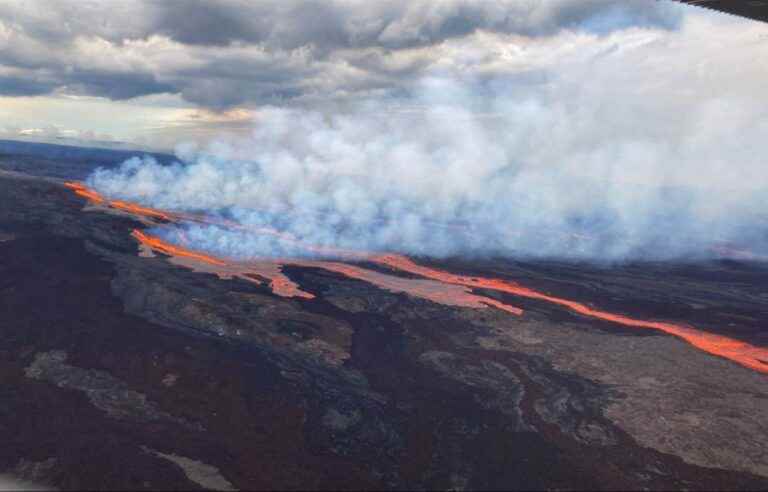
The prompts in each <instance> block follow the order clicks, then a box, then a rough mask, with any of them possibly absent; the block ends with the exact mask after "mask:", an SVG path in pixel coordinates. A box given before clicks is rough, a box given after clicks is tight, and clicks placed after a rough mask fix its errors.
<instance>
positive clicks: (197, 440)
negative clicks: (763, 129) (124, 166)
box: [0, 168, 768, 490]
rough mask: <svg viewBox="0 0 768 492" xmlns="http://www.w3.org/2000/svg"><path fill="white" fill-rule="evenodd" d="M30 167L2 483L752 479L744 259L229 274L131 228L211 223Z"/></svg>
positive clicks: (667, 483) (757, 456) (3, 184)
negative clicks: (4, 479) (142, 204)
mask: <svg viewBox="0 0 768 492" xmlns="http://www.w3.org/2000/svg"><path fill="white" fill-rule="evenodd" d="M17 169H18V168H17ZM36 174H38V175H37V176H34V177H33V176H30V175H27V174H21V173H18V172H11V171H0V282H1V283H0V288H1V289H2V291H1V294H0V354H1V356H0V378H2V384H1V385H0V388H2V392H3V394H2V398H0V440H2V442H3V446H2V447H0V473H4V474H7V475H11V476H14V477H17V478H21V479H24V480H29V481H32V482H34V483H36V484H40V485H47V486H52V487H56V488H62V489H75V488H109V489H125V488H132V489H133V488H139V489H140V488H145V489H153V488H166V489H168V488H175V489H192V488H213V489H264V488H267V489H272V488H292V489H297V488H301V489H304V488H322V489H359V488H376V489H381V488H386V489H414V488H418V489H434V488H467V489H510V488H513V489H530V488H548V489H573V488H604V489H605V488H610V489H668V488H686V489H712V490H714V489H724V488H725V489H734V488H744V489H756V490H758V489H766V488H768V453H767V452H766V447H765V443H766V442H767V441H768V419H767V418H766V416H767V415H768V355H767V354H768V349H766V347H768V332H766V331H765V325H766V320H768V291H766V285H768V265H766V264H765V263H759V262H749V261H710V262H706V263H703V262H700V263H687V264H669V263H642V264H630V265H623V266H616V267H597V266H590V265H584V264H577V263H565V262H515V261H510V260H491V259H483V260H473V261H469V260H462V259H455V260H450V261H435V260H430V259H426V258H415V259H413V258H405V257H401V256H395V255H380V256H366V255H362V256H355V255H354V254H349V255H347V256H345V255H343V254H341V255H340V257H341V260H338V261H337V260H334V261H325V260H323V261H316V260H312V261H309V260H296V261H264V262H252V263H250V264H248V263H242V262H233V261H230V260H228V259H226V258H214V257H211V256H210V255H206V254H205V253H203V252H197V251H194V250H191V249H185V248H183V247H181V246H179V245H172V244H170V243H167V242H164V241H163V240H162V239H159V238H157V237H154V236H152V235H151V234H149V233H147V232H146V229H147V228H148V226H150V225H154V226H157V225H162V224H164V223H169V222H174V221H184V220H187V221H194V220H210V219H207V218H204V217H192V216H183V217H180V216H174V215H173V214H172V213H170V212H167V211H157V210H152V209H146V208H143V207H138V206H136V205H134V204H129V203H125V202H119V201H110V200H108V199H107V198H105V197H101V196H99V195H98V194H95V192H93V191H91V190H88V189H87V188H85V187H84V186H83V185H82V184H80V183H79V182H77V181H71V182H65V181H64V180H63V179H61V178H62V176H60V175H59V174H56V177H45V172H37V173H36ZM51 175H53V173H52V174H51ZM263 233H276V232H275V231H272V232H270V231H263Z"/></svg>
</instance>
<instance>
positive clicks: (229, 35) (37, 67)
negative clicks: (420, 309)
mask: <svg viewBox="0 0 768 492" xmlns="http://www.w3.org/2000/svg"><path fill="white" fill-rule="evenodd" d="M681 21H682V9H681V7H679V6H677V5H674V4H672V3H670V2H666V1H662V2H656V1H645V0H634V1H624V0H583V1H578V2H577V1H573V0H508V1H494V2H481V1H472V0H443V1H433V2H424V1H415V2H414V1H405V0H402V1H400V0H398V1H376V2H364V1H357V2H350V1H338V0H337V1H331V0H323V1H312V0H308V1H304V2H284V1H258V2H253V1H244V0H228V1H225V0H218V1H210V0H206V1H202V0H153V1H135V2H118V1H114V2H112V1H110V2H91V1H84V0H74V1H71V0H56V1H48V2H44V1H38V2H28V1H21V0H19V1H14V0H11V1H5V2H2V3H0V95H11V96H19V95H41V94H47V93H52V92H62V93H67V94H81V95H93V96H103V97H106V98H110V99H114V100H120V99H127V98H134V97H137V96H143V95H149V94H157V93H176V94H180V95H181V96H182V97H183V98H184V99H185V100H187V101H189V102H191V103H195V104H198V105H201V106H205V107H209V108H214V109H222V108H228V107H233V106H238V105H259V104H265V103H272V104H274V103H286V102H291V101H295V100H306V99H309V100H316V99H322V100H327V99H329V98H341V99H344V98H349V97H356V98H359V97H361V96H368V95H371V94H373V95H376V96H380V95H382V94H390V93H391V94H403V93H404V92H408V91H409V90H410V89H411V84H413V83H414V82H415V81H418V80H419V79H420V78H421V77H423V76H425V75H428V74H431V73H433V72H435V71H438V70H440V71H446V70H448V71H450V70H455V71H458V72H461V73H462V74H464V75H466V74H472V73H474V72H477V74H478V75H481V74H482V63H479V61H478V60H475V63H470V64H469V65H468V64H467V63H466V60H464V61H465V63H463V64H462V59H463V58H464V55H461V54H459V53H456V52H454V53H447V52H446V47H445V44H446V42H448V43H450V42H457V41H458V42H460V41H461V40H462V39H466V38H467V37H470V36H473V35H474V34H477V33H489V34H498V35H506V36H512V35H514V36H521V37H533V38H542V37H547V36H553V35H556V34H557V33H559V32H562V31H564V30H569V31H575V32H586V33H593V34H598V35H606V34H610V33H611V32H615V31H617V30H621V29H625V28H628V27H640V28H651V29H662V30H672V29H676V28H678V27H679V26H680V23H681ZM495 51H496V52H497V53H494V51H491V52H488V53H486V55H485V56H486V57H494V56H497V55H498V50H495ZM510 69H512V70H514V69H515V67H514V64H512V66H511V67H510Z"/></svg>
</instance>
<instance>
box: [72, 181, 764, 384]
mask: <svg viewBox="0 0 768 492" xmlns="http://www.w3.org/2000/svg"><path fill="white" fill-rule="evenodd" d="M65 186H67V187H68V188H70V189H72V190H73V191H74V192H75V193H76V194H77V195H78V196H81V197H83V198H86V199H88V200H90V201H93V202H95V203H98V204H107V205H108V206H110V207H113V208H117V209H120V210H123V211H126V212H129V213H132V214H135V215H140V216H149V217H153V218H158V219H164V220H166V221H172V222H176V221H184V220H187V221H195V222H201V223H208V224H216V225H219V226H224V227H237V228H242V229H245V230H248V231H250V232H255V233H263V234H270V235H274V236H277V237H279V238H281V239H282V240H286V241H289V242H291V243H294V244H297V245H300V246H301V247H302V248H303V249H305V250H307V251H310V252H313V253H318V254H323V255H332V254H335V255H336V256H337V257H341V258H346V259H349V258H354V259H365V260H366V261H371V262H373V263H376V264H379V265H382V266H385V267H388V268H391V269H393V270H398V271H401V272H407V273H410V274H413V275H416V276H418V277H421V278H417V279H408V278H404V277H400V276H393V275H387V274H384V273H381V272H378V271H375V270H368V269H364V268H361V267H359V266H355V265H350V264H347V263H340V262H332V261H317V260H300V259H285V260H277V259H268V260H259V261H248V262H241V261H234V260H224V259H221V258H217V257H214V256H210V255H208V254H205V253H202V252H198V251H194V250H192V249H189V248H188V247H184V246H179V245H174V244H171V243H169V242H167V241H164V240H162V239H160V238H158V237H155V236H151V235H148V234H146V233H143V232H142V231H140V230H138V229H134V230H133V232H132V235H133V237H134V238H136V240H137V241H139V242H140V243H141V244H143V245H145V246H147V247H149V248H151V249H152V250H155V251H158V252H160V253H163V254H167V255H170V256H172V257H174V258H179V259H186V260H191V261H193V262H196V263H197V264H198V265H200V264H202V265H205V266H207V267H208V268H213V271H214V272H216V273H220V274H224V275H227V276H233V275H236V276H239V277H241V278H245V279H248V280H250V281H253V282H257V283H260V280H258V278H257V277H258V276H261V277H265V278H268V279H270V288H271V289H272V290H273V292H274V293H275V294H277V295H281V296H284V297H304V298H310V299H311V298H313V297H314V295H312V294H310V293H307V292H303V291H302V290H301V289H300V288H299V286H298V285H296V284H295V283H294V282H293V281H291V280H290V279H289V278H288V277H287V276H286V275H285V274H284V273H282V267H283V266H284V265H286V264H292V265H297V266H303V267H314V268H321V269H324V270H328V271H333V272H336V273H340V274H342V275H345V276H347V277H349V278H353V279H358V280H363V281H366V282H368V283H371V284H373V285H376V286H378V287H381V288H384V289H386V290H389V291H392V292H405V293H408V294H410V295H413V296H415V297H420V298H424V299H428V300H431V301H433V302H437V303H441V304H447V305H453V306H461V307H473V308H485V307H489V306H490V307H494V308H497V309H500V310H503V311H505V312H508V313H511V314H514V315H518V316H519V315H522V314H523V310H522V309H520V308H518V307H515V306H511V305H508V304H506V303H504V302H501V301H498V300H496V299H491V298H489V297H485V296H482V295H479V294H475V293H473V292H472V289H479V288H482V289H489V290H495V291H498V292H504V293H507V294H510V295H513V296H519V297H525V298H530V299H538V300H542V301H546V302H549V303H551V304H555V305H559V306H562V307H565V308H567V309H570V310H571V311H574V312H576V313H578V314H581V315H583V316H587V317H590V318H594V319H599V320H603V321H608V322H612V323H616V324H620V325H623V326H629V327H633V328H643V329H652V330H657V331H661V332H663V333H667V334H669V335H673V336H675V337H678V338H680V339H682V340H684V341H686V342H688V343H689V344H690V345H692V346H693V347H695V348H697V349H699V350H702V351H704V352H706V353H709V354H712V355H716V356H719V357H723V358H726V359H729V360H731V361H733V362H736V363H738V364H741V365H742V366H744V367H747V368H749V369H752V370H754V371H757V372H761V373H764V374H768V366H766V363H765V361H766V360H768V349H765V348H762V347H757V346H753V345H751V344H749V343H746V342H742V341H739V340H734V339H731V338H728V337H725V336H722V335H717V334H714V333H710V332H704V331H701V330H698V329H696V328H693V327H691V326H686V325H682V324H676V323H669V322H664V321H648V320H641V319H636V318H631V317H629V316H624V315H621V314H615V313H610V312H607V311H602V310H600V309H595V308H592V307H589V306H588V305H586V304H583V303H581V302H578V301H573V300H570V299H565V298H561V297H556V296H552V295H549V294H545V293H543V292H539V291H537V290H534V289H531V288H528V287H525V286H522V285H519V284H517V283H515V282H511V281H507V280H502V279H496V278H485V277H474V276H473V277H468V276H464V275H458V274H454V273H450V272H447V271H444V270H439V269H436V268H430V267H426V266H423V265H419V264H417V263H415V262H414V261H413V260H411V259H410V258H408V257H405V256H402V255H397V254H384V255H370V254H368V253H361V252H352V251H343V250H335V249H333V248H326V247H316V246H312V245H307V244H303V243H302V242H301V240H300V239H297V238H295V237H293V236H292V235H290V234H287V233H284V232H280V231H276V230H273V229H270V228H263V227H259V228H249V227H247V226H243V225H241V224H236V223H232V222H231V221H227V220H225V219H214V218H210V217H205V216H194V215H186V214H174V213H170V212H164V211H160V210H156V209H152V208H147V207H143V206H140V205H136V204H133V203H129V202H124V201H120V200H108V199H106V198H104V197H103V196H101V195H100V194H99V193H98V192H96V191H94V190H91V189H89V188H87V187H86V186H84V185H82V184H80V183H75V182H68V183H66V184H65ZM182 240H183V242H184V243H185V244H188V243H189V241H188V239H187V238H186V236H183V235H182ZM194 267H195V266H193V268H194Z"/></svg>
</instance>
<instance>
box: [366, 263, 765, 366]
mask: <svg viewBox="0 0 768 492" xmlns="http://www.w3.org/2000/svg"><path fill="white" fill-rule="evenodd" d="M371 260H372V261H375V262H376V263H379V264H382V265H387V266H389V267H391V268H394V269H397V270H402V271H405V272H409V273H413V274H416V275H421V276H422V277H427V278H432V279H435V280H440V281H442V282H447V283H452V284H460V285H466V286H468V287H477V288H483V289H492V290H497V291H500V292H506V293H508V294H512V295H516V296H521V297H527V298H530V299H539V300H542V301H547V302H549V303H552V304H558V305H560V306H564V307H567V308H568V309H570V310H572V311H575V312H577V313H579V314H582V315H584V316H589V317H591V318H597V319H601V320H605V321H611V322H613V323H618V324H620V325H624V326H631V327H634V328H648V329H652V330H658V331H662V332H664V333H668V334H670V335H674V336H676V337H679V338H682V339H683V340H685V341H686V342H688V343H690V344H691V345H693V346H694V347H696V348H698V349H701V350H703V351H704V352H707V353H710V354H713V355H718V356H720V357H725V358H726V359H730V360H732V361H734V362H737V363H739V364H741V365H743V366H745V367H749V368H750V369H754V370H755V371H758V372H762V373H765V374H768V349H765V348H762V347H756V346H754V345H750V344H748V343H746V342H742V341H739V340H734V339H732V338H728V337H724V336H721V335H716V334H714V333H708V332H704V331H701V330H697V329H695V328H692V327H689V326H684V325H678V324H674V323H666V322H662V321H645V320H640V319H635V318H630V317H628V316H624V315H621V314H614V313H609V312H606V311H601V310H599V309H593V308H591V307H589V306H587V305H586V304H582V303H580V302H576V301H571V300H568V299H563V298H561V297H555V296H550V295H547V294H544V293H543V292H538V291H536V290H533V289H530V288H528V287H523V286H522V285H519V284H516V283H514V282H509V281H505V280H500V279H493V278H483V277H466V276H462V275H456V274H453V273H449V272H445V271H442V270H437V269H434V268H429V267H425V266H422V265H418V264H416V263H414V262H413V261H412V260H411V259H409V258H406V257H404V256H400V255H382V256H377V257H374V258H371Z"/></svg>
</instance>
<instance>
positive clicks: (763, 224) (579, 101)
mask: <svg viewBox="0 0 768 492" xmlns="http://www.w3.org/2000/svg"><path fill="white" fill-rule="evenodd" d="M712 22H713V20H712V19H709V18H707V17H704V18H702V19H695V22H694V21H689V22H687V23H686V27H685V28H684V29H683V30H682V31H680V32H671V33H670V32H659V31H649V30H642V29H629V30H626V31H622V32H620V33H617V34H614V35H611V36H603V37H600V36H595V35H588V34H577V33H572V32H568V33H564V34H559V35H558V36H557V37H555V38H552V39H548V40H545V41H541V42H537V43H533V44H531V45H529V46H525V49H526V50H527V51H528V54H526V55H520V56H521V57H524V59H523V60H522V62H520V60H518V64H520V63H522V65H524V66H525V68H524V69H518V70H517V71H516V72H515V73H513V74H510V73H504V74H496V73H483V74H480V75H478V74H475V75H474V76H473V77H462V76H459V75H457V74H456V72H455V71H450V70H448V71H443V72H439V73H438V72H436V73H435V74H434V75H433V76H432V77H430V78H427V79H424V80H423V81H422V82H421V83H420V85H419V86H418V87H415V88H413V90H412V91H411V94H410V95H409V96H408V97H403V98H400V99H394V98H391V97H389V98H382V99H379V100H375V101H371V100H367V101H365V102H361V103H359V104H357V105H355V106H354V107H351V108H350V107H345V108H344V110H343V111H339V112H333V111H329V110H328V109H327V108H325V109H323V110H319V109H302V108H278V107H271V108H265V109H262V110H260V111H259V114H258V118H257V121H255V122H254V130H253V133H252V135H251V137H250V138H249V139H248V140H247V141H237V142H230V143H223V142H219V143H217V144H214V145H213V146H211V147H209V148H207V149H203V150H199V149H197V148H196V147H195V146H189V145H188V146H181V147H179V150H178V152H177V153H178V156H179V159H180V162H179V163H177V164H175V165H173V166H162V165H159V164H158V163H156V162H155V161H153V160H152V159H151V158H144V159H139V158H134V159H131V160H129V161H127V162H125V163H124V164H123V165H122V166H120V167H119V168H118V169H101V170H99V171H97V172H96V173H94V174H93V175H92V176H91V177H90V179H89V184H90V185H91V186H93V187H94V188H95V189H97V190H98V191H100V192H102V193H104V194H106V195H107V196H111V197H120V198H124V199H128V200H133V201H138V202H140V203H144V204H148V205H151V206H154V207H159V208H166V209H175V210H203V211H207V212H210V213H220V214H224V215H226V216H227V217H229V218H231V219H234V220H236V221H237V222H239V223H241V224H243V225H247V226H250V227H263V226H269V227H271V228H275V229H279V230H281V231H286V232H289V233H291V234H292V235H294V236H296V237H299V238H300V239H302V240H303V241H306V242H308V243H312V244H317V245H325V246H334V247H341V248H354V249H365V250H386V251H401V252H406V253H412V254H423V255H432V256H444V255H452V254H503V255H515V256H547V257H571V258H584V259H600V260H623V259H636V258H648V257H653V258H672V257H674V258H677V257H686V258H690V257H697V256H708V255H711V254H713V253H712V248H713V246H715V245H718V244H725V243H736V244H740V245H748V246H749V247H750V248H753V249H764V248H765V246H766V230H768V222H767V221H766V215H767V214H766V212H765V210H766V209H765V204H766V203H768V171H766V169H765V156H766V155H768V139H766V137H767V136H768V95H766V93H765V92H764V90H763V87H764V83H765V82H766V79H765V74H766V73H768V71H766V68H768V67H767V66H766V60H768V47H766V45H768V43H765V42H763V43H762V44H760V43H758V42H756V40H758V39H760V36H766V35H768V30H766V29H765V28H763V27H762V26H758V27H756V28H755V27H752V25H749V26H747V25H746V24H745V23H739V22H736V23H733V22H731V23H719V24H718V23H716V22H715V23H712ZM745 27H749V28H750V29H745ZM563 46H566V47H569V48H568V49H565V48H563ZM574 47H575V48H574ZM557 50H560V51H558V53H559V54H553V53H552V51H557ZM563 50H564V51H563ZM523 62H524V63H523ZM169 237H170V238H173V237H175V236H173V234H171V235H169ZM186 237H187V238H189V240H190V241H192V243H193V244H194V245H195V246H196V247H197V248H199V249H203V250H207V251H211V252H214V253H218V254H225V255H229V256H236V257H254V256H265V255H285V254H302V252H301V251H297V250H295V249H294V248H293V247H292V243H286V242H284V241H279V240H276V239H275V238H274V237H272V236H268V235H266V236H265V235H259V234H255V233H250V232H247V231H236V230H230V229H225V228H222V227H216V226H193V227H189V228H188V230H187V231H186Z"/></svg>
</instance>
